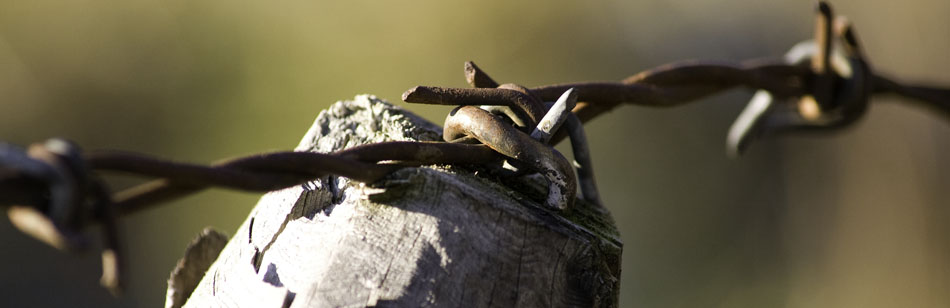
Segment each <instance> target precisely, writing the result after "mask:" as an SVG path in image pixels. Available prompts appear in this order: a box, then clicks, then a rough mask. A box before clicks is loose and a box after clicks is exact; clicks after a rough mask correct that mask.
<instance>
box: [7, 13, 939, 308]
mask: <svg viewBox="0 0 950 308" xmlns="http://www.w3.org/2000/svg"><path fill="white" fill-rule="evenodd" d="M832 4H833V5H835V8H836V11H837V12H839V13H842V14H845V15H847V16H849V17H850V19H851V20H852V21H853V22H854V24H855V25H856V26H857V30H858V33H859V35H860V37H861V39H862V40H863V42H864V44H865V46H866V50H867V53H868V54H869V56H870V58H871V59H872V61H873V62H872V64H873V65H874V68H876V69H878V70H879V71H882V72H885V73H890V75H892V76H898V77H900V78H901V79H902V80H915V81H930V82H934V83H938V84H943V85H950V74H948V73H947V72H948V71H950V60H948V59H947V58H948V57H947V55H950V20H948V19H947V18H946V14H947V13H948V12H950V2H948V1H942V0H934V1H925V0H913V1H901V2H897V1H884V0H874V1H835V2H834V3H832ZM811 9H812V3H811V2H809V1H783V2H777V1H752V0H729V1H685V0H676V1H654V0H649V1H647V0H644V1H620V0H615V1H506V2H501V1H468V2H461V3H454V2H450V1H405V2H403V1H400V2H396V1H393V2H385V1H365V0H364V1H341V2H327V1H278V2H263V1H257V2H253V1H223V0H213V1H183V0H168V1H160V0H133V1H82V0H79V1H45V0H44V1H13V0H3V1H0V140H3V141H6V142H12V143H17V144H20V145H26V144H28V143H30V142H35V141H41V140H44V139H46V138H48V137H53V136H62V137H66V138H70V139H72V140H75V141H77V142H78V143H79V144H81V145H83V146H84V147H85V148H86V149H105V148H111V149H124V150H132V151H138V152H145V153H151V154H155V155H158V156H161V157H166V158H173V159H177V160H184V161H192V162H203V163H206V162H210V161H213V160H216V159H220V158H225V157H232V156H238V155H245V154H251V153H256V152H263V151H268V150H278V149H280V150H287V149H292V148H293V147H294V146H295V145H296V143H297V142H298V140H299V139H300V138H301V137H302V135H303V133H304V132H305V131H306V129H307V128H308V127H309V126H310V124H311V123H312V121H313V119H314V118H315V117H316V115H317V114H318V113H319V111H320V110H321V109H323V108H326V107H327V106H328V105H329V104H331V103H333V102H335V101H337V100H342V99H350V98H352V97H353V96H354V95H355V94H360V93H372V94H376V95H378V96H380V97H382V98H385V99H388V100H389V101H391V102H393V103H395V104H397V105H401V106H405V107H407V108H409V109H411V110H413V111H416V112H418V113H420V114H422V115H423V116H425V117H426V118H428V119H430V120H432V121H435V122H437V123H441V121H442V119H443V117H444V114H445V113H446V112H448V110H449V108H448V107H424V106H415V105H408V104H405V103H403V102H401V101H400V99H399V98H400V94H401V93H402V92H403V91H405V90H406V89H409V88H410V87H412V86H416V85H439V86H450V87H465V86H466V84H465V82H464V79H463V77H462V63H463V61H465V60H474V61H475V62H476V63H478V64H479V65H480V66H481V67H482V68H484V69H485V70H486V71H488V72H489V73H490V74H492V75H493V77H495V78H496V79H498V80H499V81H503V82H516V83H520V84H523V85H526V86H537V85H542V84H549V83H556V82H567V81H581V80H617V79H621V78H623V77H625V76H628V75H630V74H633V73H636V72H638V71H641V70H644V69H648V68H651V67H654V66H657V65H661V64H664V63H667V62H671V61H676V60H683V59H693V58H699V59H716V60H740V59H745V58H751V57H760V56H772V55H776V56H777V55H781V54H783V53H784V52H785V50H786V49H787V48H789V47H790V46H791V45H793V44H794V43H796V42H798V41H800V40H802V39H805V38H808V37H810V36H811V34H812V20H813V16H812V12H811ZM750 94H751V93H750V91H747V90H735V91H731V92H729V93H726V94H723V95H719V96H716V97H713V98H710V99H706V100H703V101H700V102H697V103H694V104H690V105H688V106H684V107H679V108H672V109H651V108H645V107H637V106H624V107H622V108H619V109H618V110H616V111H614V112H613V113H610V114H607V115H605V116H602V117H601V118H598V119H597V120H596V121H594V122H592V123H591V124H589V125H588V126H587V127H588V128H587V132H588V134H590V135H591V136H592V141H591V143H592V146H593V149H592V151H593V155H594V159H595V168H596V170H597V172H598V173H597V180H598V181H599V184H600V188H601V191H602V193H603V195H604V196H603V198H604V200H605V202H606V204H607V205H608V206H609V208H610V210H611V211H612V212H613V215H614V218H615V219H616V220H617V223H618V225H619V227H620V230H621V232H622V235H623V241H624V244H625V247H624V256H623V277H622V278H623V279H622V296H621V298H620V303H621V305H622V306H625V307H947V306H948V305H950V292H947V290H950V262H948V260H950V235H948V231H950V228H948V227H947V225H948V224H947V223H948V222H950V202H948V201H947V198H950V193H948V192H947V188H948V184H950V159H948V158H947V156H948V154H950V123H947V122H946V121H945V119H942V118H940V117H938V116H937V115H936V114H932V113H928V112H926V111H924V110H922V109H919V108H915V107H914V106H911V105H909V104H907V101H906V100H901V99H897V98H893V97H880V98H876V99H874V104H873V106H872V109H871V110H870V113H869V114H868V116H867V117H866V118H865V119H864V120H863V121H861V122H859V123H858V124H857V125H855V126H854V127H853V128H851V129H849V130H846V131H843V132H840V133H837V134H832V135H821V136H816V135H806V136H790V137H783V138H779V139H774V140H767V141H764V142H760V143H758V144H754V145H753V147H752V148H751V151H750V152H749V153H748V155H746V156H745V157H743V158H742V159H739V160H730V159H728V158H727V157H726V155H725V154H724V140H725V136H726V131H727V129H728V127H729V124H730V123H731V121H732V120H733V119H734V118H735V116H736V115H737V114H738V112H739V111H740V110H741V108H742V107H743V105H744V103H745V101H746V100H747V99H748V98H749V97H750ZM258 196H259V195H256V194H246V193H237V192H230V191H222V190H214V191H210V192H206V193H202V194H199V195H196V196H192V197H188V198H185V199H183V200H180V201H177V202H174V203H171V204H168V205H166V206H164V207H161V208H159V209H155V210H150V211H146V212H143V213H139V214H135V215H132V216H130V217H126V218H124V219H123V221H122V223H121V228H122V230H123V231H124V234H125V235H126V240H127V246H128V247H127V248H128V252H129V263H130V274H131V276H130V277H131V279H130V280H129V281H128V282H129V284H128V290H127V292H126V294H125V296H123V297H121V298H118V299H115V298H112V297H110V296H109V295H108V293H107V292H106V291H105V290H103V289H101V288H98V286H97V281H98V271H99V264H98V255H97V254H95V253H87V254H84V255H82V256H78V257H77V256H70V255H65V254H60V253H57V252H55V251H53V250H52V249H50V248H47V247H45V246H43V245H41V244H39V243H37V242H35V241H33V240H31V239H29V238H27V237H26V236H24V235H21V234H20V233H18V232H16V231H15V230H14V229H13V228H12V227H11V226H10V224H9V222H7V221H6V220H3V221H2V222H0V245H2V246H0V247H2V251H3V253H2V254H0V264H3V266H0V306H2V307H26V306H31V307H35V306H85V307H158V306H162V305H163V301H164V295H165V280H166V279H167V275H168V272H169V271H170V270H171V268H172V267H173V266H174V264H175V262H176V261H177V259H178V258H179V257H180V255H181V254H182V252H183V250H184V248H185V245H186V244H187V243H188V242H189V241H190V240H191V239H192V238H193V237H194V236H195V235H196V234H197V233H198V231H199V230H201V229H202V228H203V227H204V226H208V225H211V226H214V227H216V228H217V229H219V230H222V231H225V232H231V231H233V230H234V229H236V227H237V226H238V224H239V223H240V222H241V221H242V220H243V219H244V218H245V217H246V215H247V213H248V211H249V210H250V208H251V207H252V206H253V204H254V203H255V202H256V199H257V198H258Z"/></svg>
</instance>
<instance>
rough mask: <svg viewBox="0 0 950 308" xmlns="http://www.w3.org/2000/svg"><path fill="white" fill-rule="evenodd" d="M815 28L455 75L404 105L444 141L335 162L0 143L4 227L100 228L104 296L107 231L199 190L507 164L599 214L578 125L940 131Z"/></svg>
mask: <svg viewBox="0 0 950 308" xmlns="http://www.w3.org/2000/svg"><path fill="white" fill-rule="evenodd" d="M815 24H816V31H815V33H816V36H815V39H814V41H813V42H811V43H807V44H806V45H807V46H806V47H807V48H805V47H802V48H799V49H793V50H792V51H790V52H789V56H788V57H787V58H786V59H784V60H782V59H778V60H749V61H744V62H740V63H721V62H711V61H685V62H679V63H673V64H669V65H664V66H661V67H657V68H654V69H651V70H647V71H644V72H641V73H639V74H636V75H633V76H630V77H629V78H626V79H624V80H622V81H619V82H579V83H566V84H555V85H547V86H540V87H535V88H525V87H522V86H519V85H516V84H499V83H497V82H496V81H495V80H493V79H492V78H491V77H489V76H488V74H487V73H485V72H484V71H482V70H481V69H480V68H479V67H478V66H476V65H475V64H474V63H472V62H466V63H465V77H466V80H467V81H468V82H469V84H470V85H472V86H473V88H464V89H463V88H442V87H431V86H418V87H415V88H412V89H410V90H408V91H406V93H405V94H403V96H402V97H403V100H405V101H406V102H410V103H423V104H441V105H460V107H458V108H456V109H455V110H453V112H452V113H451V114H450V115H449V116H448V117H447V119H446V122H445V130H444V134H443V135H444V136H443V137H444V139H445V141H446V142H383V143H376V144H368V145H363V146H358V147H354V148H351V149H347V150H342V151H339V152H335V153H311V152H274V153H265V154H258V155H252V156H247V157H241V158H236V159H230V160H225V161H221V162H218V163H214V164H211V165H209V166H206V165H198V164H190V163H180V162H172V161H168V160H163V159H159V158H155V157H151V156H147V155H142V154H136V153H127V152H96V153H91V154H83V153H82V152H81V151H80V150H79V148H78V147H76V146H75V145H73V144H72V143H69V142H67V141H63V140H58V139H54V140H51V141H49V142H46V143H45V144H38V145H33V146H31V147H30V149H29V150H26V149H21V148H17V147H15V146H11V145H7V144H2V143H0V206H5V207H8V212H9V216H10V217H11V220H12V221H13V222H14V224H15V225H17V226H18V227H19V228H21V230H24V231H25V232H27V233H28V234H31V235H33V236H35V237H37V238H38V239H41V240H43V241H44V242H47V243H49V244H51V245H53V246H54V247H58V248H62V249H65V250H75V249H80V248H82V247H83V246H84V243H85V242H86V240H85V238H84V236H83V235H82V230H83V228H84V227H86V226H88V225H90V224H96V223H99V224H102V225H103V226H104V228H102V230H103V236H104V238H105V242H106V245H105V247H106V250H105V251H104V259H107V258H105V256H106V255H112V257H113V259H114V260H113V261H112V262H106V263H104V274H103V284H104V285H106V286H107V287H109V288H110V289H112V290H118V288H119V286H120V280H121V279H120V278H119V277H120V276H121V274H122V273H123V272H122V271H121V269H120V265H121V264H122V263H121V250H120V243H121V242H120V240H119V234H118V233H117V231H116V228H115V226H116V219H118V218H119V217H121V216H123V215H126V214H129V213H134V212H138V211H141V210H144V209H147V208H149V207H151V206H154V205H156V204H159V203H162V202H166V201H169V200H172V199H175V198H179V197H181V196H184V195H188V194H191V193H195V192H198V191H201V190H203V189H206V188H209V187H222V188H230V189H239V190H248V191H262V192H263V191H272V190H277V189H281V188H286V187H291V186H295V185H300V184H302V183H306V182H308V181H313V180H315V179H318V178H320V177H323V176H326V175H331V174H332V175H337V176H343V177H347V178H350V179H352V180H355V181H359V182H364V183H373V182H376V181H378V180H379V179H381V178H383V177H385V176H386V175H388V174H390V173H392V172H393V171H395V170H397V169H399V168H404V167H407V166H421V165H431V164H482V165H484V164H493V165H497V164H498V163H499V162H502V161H507V162H508V163H509V165H512V166H514V167H516V168H518V169H519V170H518V173H524V172H537V173H540V174H542V175H544V176H545V177H547V178H548V179H549V181H550V189H549V196H548V198H547V199H546V200H545V204H547V205H549V206H551V207H554V208H558V209H561V210H570V208H571V207H570V205H571V204H572V203H573V201H574V199H575V194H576V189H577V187H578V186H579V187H580V189H581V196H582V197H583V199H585V200H587V201H589V202H591V203H593V204H598V205H599V204H601V202H600V200H599V194H598V192H597V190H596V185H595V184H594V175H593V171H592V165H591V162H590V153H589V149H588V148H587V140H586V137H585V136H584V133H583V126H582V123H583V122H587V121H590V120H592V119H594V118H596V117H597V116H599V115H601V114H603V113H605V112H608V111H610V110H612V109H613V108H616V107H617V106H619V105H621V104H634V105H644V106H652V107H671V106H677V105H681V104H685V103H688V102H691V101H696V100H698V99H701V98H703V97H706V96H709V95H712V94H715V93H718V92H721V91H725V90H728V89H731V88H734V87H738V86H743V87H747V88H751V89H757V90H759V91H760V92H759V93H760V94H756V96H755V98H754V99H753V101H752V102H750V104H749V107H747V109H746V111H744V112H743V114H742V116H740V118H739V120H737V122H736V124H735V125H734V126H733V130H732V131H731V132H730V134H729V136H730V137H729V141H728V144H729V147H730V149H731V151H734V152H735V153H739V152H741V150H742V149H744V148H745V146H747V145H748V143H749V141H750V140H752V139H753V138H754V137H758V136H761V135H766V134H770V133H778V132H785V131H795V130H800V129H809V130H832V129H837V128H840V127H842V126H845V125H849V124H850V123H853V122H854V121H855V120H856V119H858V118H860V117H861V115H863V113H864V111H865V110H866V109H867V108H866V107H867V104H868V98H869V97H870V96H871V95H880V94H896V95H900V96H904V97H907V98H910V99H913V100H915V101H916V102H918V103H920V104H921V105H923V106H925V107H927V108H931V109H932V110H935V111H937V112H938V113H940V114H941V115H943V116H945V117H948V119H950V89H947V88H939V87H932V86H924V85H905V84H902V83H900V82H897V81H895V80H894V79H891V78H889V77H885V76H883V75H879V74H877V73H876V72H874V71H872V70H871V66H870V65H869V63H868V61H867V59H866V58H865V57H864V53H863V52H862V50H861V46H860V44H859V42H858V39H857V35H856V34H855V32H854V29H853V28H852V27H851V25H850V24H849V23H847V21H846V20H844V19H841V18H836V17H835V16H834V15H833V14H832V10H831V7H830V6H828V5H827V4H825V3H823V2H822V3H820V4H819V5H818V7H817V9H816V22H815ZM833 42H839V43H841V44H840V45H841V46H843V47H842V48H840V49H841V50H838V49H835V48H833V47H834V46H835V44H833ZM802 46H805V45H802ZM808 46H810V47H808ZM796 48H798V47H796ZM565 92H573V94H570V93H569V94H570V95H565ZM562 95H564V96H570V97H571V99H576V101H577V103H576V106H575V107H574V108H573V110H572V112H569V113H566V114H565V113H564V112H563V111H560V113H559V114H555V113H558V112H559V111H556V110H555V109H556V108H553V109H550V110H549V107H547V106H545V102H551V101H554V100H556V99H558V98H559V97H561V96H562ZM572 103H573V102H572ZM474 106H482V107H481V108H478V107H474ZM547 113H552V114H549V115H546V114H547ZM542 119H546V120H545V122H543V123H542V126H544V127H545V128H548V130H545V131H544V133H543V134H542V133H536V134H537V136H535V137H538V138H537V139H535V138H532V137H531V136H529V134H530V133H531V132H532V131H533V130H535V129H536V128H538V125H539V124H538V123H540V122H542ZM547 119H557V120H564V119H566V125H565V128H566V129H560V130H558V129H556V125H554V126H545V125H550V124H551V123H549V122H550V121H551V120H547ZM552 129H553V130H552ZM549 134H553V138H551V136H550V135H549ZM542 136H543V138H542ZM567 137H570V138H571V143H572V150H573V151H574V158H575V160H576V162H575V164H576V166H577V168H576V172H577V175H576V177H575V174H574V172H575V170H571V164H570V163H568V162H567V160H566V159H565V158H564V156H562V155H561V154H560V153H558V152H557V151H556V150H554V149H553V148H552V147H551V145H553V144H557V143H558V142H560V141H561V140H563V139H564V138H567ZM548 138H550V141H548V140H547V139H548ZM99 172H124V173H129V174H133V175H138V176H143V177H150V178H154V179H155V180H153V181H151V182H147V183H145V184H142V185H139V186H136V187H133V188H130V189H128V190H124V191H120V192H116V193H112V192H111V191H110V190H109V189H108V188H107V186H106V184H105V183H103V182H102V181H101V180H99V178H98V173H99ZM578 183H579V184H580V185H578Z"/></svg>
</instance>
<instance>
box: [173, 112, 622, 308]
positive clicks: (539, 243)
mask: <svg viewBox="0 0 950 308" xmlns="http://www.w3.org/2000/svg"><path fill="white" fill-rule="evenodd" d="M440 132H441V129H440V128H439V127H438V126H436V125H434V124H431V123H429V122H427V121H425V120H423V119H421V118H419V117H417V116H415V115H413V114H411V113H409V112H407V111H405V110H403V109H401V108H398V107H395V106H392V105H390V104H388V103H386V102H383V101H381V100H379V99H377V98H375V97H373V96H367V95H363V96H357V97H356V99H355V100H353V101H344V102H339V103H337V104H334V105H333V106H331V107H330V108H329V109H328V110H326V111H323V112H322V113H321V114H320V115H319V117H318V118H317V120H316V122H315V123H314V125H313V127H311V129H310V131H309V132H308V133H307V135H306V136H305V137H304V139H303V140H302V141H301V143H300V145H299V146H298V148H297V150H298V151H319V152H332V151H336V150H340V149H344V148H348V147H352V146H356V145H360V144H365V143H372V142H381V141H391V140H440ZM481 174H482V175H478V174H477V173H476V172H473V171H472V170H469V169H467V168H464V167H452V166H427V167H420V168H405V169H402V170H399V171H397V172H395V173H394V174H392V175H391V176H389V177H387V178H386V179H384V180H383V181H381V182H380V183H375V184H374V185H363V184H360V183H355V182H351V181H349V180H347V179H345V178H340V177H332V176H331V177H327V178H324V179H321V180H319V181H315V182H313V183H310V184H307V185H302V186H298V187H293V188H288V189H284V190H281V191H276V192H271V193H268V194H266V195H265V196H264V197H262V198H261V200H260V202H259V203H258V204H257V206H256V207H255V208H254V209H253V210H252V211H251V213H250V215H249V216H248V218H247V220H246V221H245V222H244V223H243V224H242V225H241V227H240V228H239V229H238V230H237V231H236V232H235V234H234V236H233V237H232V238H231V239H230V241H229V242H228V243H227V245H226V246H224V247H223V249H222V248H221V245H220V244H219V245H211V246H208V247H203V246H202V245H203V244H201V243H203V242H220V241H201V240H197V241H196V242H195V243H194V244H193V245H192V247H189V250H188V252H187V253H186V256H185V258H184V259H183V260H182V263H180V265H179V267H180V268H178V269H176V273H183V272H190V273H196V272H197V273H202V272H204V275H203V278H202V277H200V276H201V275H197V277H195V278H190V279H189V278H187V277H186V276H187V275H178V274H173V277H172V279H170V283H169V284H170V285H169V298H168V301H167V302H166V306H167V307H179V306H182V305H184V306H185V307H217V306H228V307H361V306H401V307H419V306H451V307H485V306H500V307H560V306H581V307H590V306H599V307H613V306H616V305H617V298H618V294H619V286H620V282H619V279H620V262H621V261H620V260H621V258H620V255H621V250H622V243H621V241H620V237H619V233H618V232H617V230H616V227H615V226H614V223H613V220H612V218H611V217H610V214H609V213H608V212H607V211H606V210H603V209H601V208H599V207H597V206H593V205H590V204H588V203H584V202H582V201H578V202H577V207H576V209H575V210H574V211H573V212H571V213H569V214H567V215H562V213H559V212H557V211H556V210H552V209H548V208H545V207H544V206H543V204H542V203H543V200H544V199H543V196H544V194H545V187H546V186H544V185H542V184H543V183H539V182H538V179H537V178H535V177H525V178H522V179H517V180H504V183H500V182H498V181H501V180H499V179H495V178H492V177H489V176H484V174H485V173H484V172H483V173H481ZM203 234H205V236H208V235H207V234H214V233H209V232H206V233H203ZM209 250H210V251H211V253H212V254H215V253H217V251H220V253H219V256H218V257H217V260H216V261H214V263H213V264H210V260H213V258H211V259H209V260H208V261H204V262H201V261H200V260H196V261H192V260H190V259H192V258H197V259H201V258H200V257H199V256H201V255H206V254H207V251H209ZM198 252H201V253H198ZM204 259H208V258H207V257H206V256H205V257H204ZM197 279H200V281H198V280H197ZM195 285H197V286H195ZM192 288H193V292H192Z"/></svg>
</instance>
